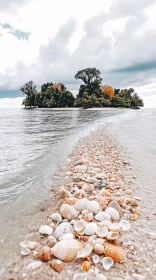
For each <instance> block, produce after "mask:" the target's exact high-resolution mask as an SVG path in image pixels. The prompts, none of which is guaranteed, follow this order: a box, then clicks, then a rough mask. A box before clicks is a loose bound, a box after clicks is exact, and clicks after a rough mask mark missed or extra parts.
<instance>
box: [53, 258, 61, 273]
mask: <svg viewBox="0 0 156 280" xmlns="http://www.w3.org/2000/svg"><path fill="white" fill-rule="evenodd" d="M50 267H51V268H53V269H54V270H55V271H57V272H61V271H62V270H63V267H64V263H63V262H62V261H60V260H52V262H51V263H50Z"/></svg>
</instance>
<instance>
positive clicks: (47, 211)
mask: <svg viewBox="0 0 156 280" xmlns="http://www.w3.org/2000/svg"><path fill="white" fill-rule="evenodd" d="M79 164H83V165H85V166H87V171H86V172H77V171H76V170H75V166H77V165H79ZM98 173H102V174H103V175H102V177H104V178H105V179H107V180H108V182H109V183H110V184H109V187H108V188H106V189H104V190H103V191H102V190H99V189H98V188H96V183H93V184H92V185H93V186H94V190H92V191H91V192H86V196H87V198H89V199H90V200H96V201H99V200H100V198H101V197H103V198H104V199H105V200H106V201H108V203H109V202H110V201H111V200H116V201H118V202H120V206H121V214H120V215H121V217H122V219H127V220H131V219H134V220H135V221H130V223H131V228H130V230H129V231H127V232H126V233H124V236H126V237H128V238H129V240H130V242H131V244H130V245H129V246H125V245H123V244H120V245H121V246H122V247H123V249H124V251H125V253H126V254H127V256H126V258H125V260H124V262H122V263H115V264H114V265H113V267H112V268H111V269H110V270H109V271H104V268H103V266H102V264H101V263H98V264H96V265H94V263H93V262H92V259H91V258H90V259H89V262H90V264H91V269H90V270H89V271H88V272H87V273H86V277H88V278H86V279H93V278H95V279H96V277H97V275H98V273H102V274H103V275H105V277H106V279H109V280H115V279H116V280H117V279H118V280H119V279H120V280H121V279H123V280H124V279H125V280H130V279H140V280H146V279H149V280H150V279H155V278H154V277H155V271H156V270H155V256H156V254H155V255H154V250H155V244H154V243H155V240H154V238H155V236H154V235H152V234H151V235H149V225H150V224H153V227H152V228H151V229H150V232H154V223H153V215H154V212H153V213H149V211H148V217H147V216H146V210H147V209H148V206H149V204H150V198H151V199H152V197H151V196H153V192H150V190H149V192H148V199H147V200H146V190H145V193H144V190H143V189H142V188H138V183H139V181H138V179H137V178H136V177H135V174H134V168H133V166H132V164H131V165H130V164H129V159H128V154H126V153H125V150H124V149H123V147H122V146H121V145H119V142H118V141H116V139H115V137H114V136H112V134H111V133H110V132H108V131H107V130H106V129H105V128H102V127H101V128H99V129H98V130H97V131H95V132H93V133H91V134H90V135H89V136H87V137H85V138H82V139H81V140H80V141H79V142H78V144H77V145H76V147H75V149H74V150H73V152H72V154H71V155H70V156H69V159H67V160H66V162H65V165H64V166H62V168H61V170H60V171H58V173H57V174H55V175H54V180H55V181H54V184H53V186H52V189H51V194H50V197H49V201H47V202H46V203H45V204H43V207H41V212H40V213H38V216H35V220H34V221H33V223H31V224H30V226H29V228H28V227H27V228H26V229H25V232H26V239H25V240H31V241H37V242H38V246H37V247H36V249H35V251H36V252H40V251H41V250H42V249H43V248H44V247H45V246H49V241H48V237H45V236H42V235H40V234H39V232H38V229H39V226H40V225H44V224H46V225H49V226H52V220H51V218H50V215H51V214H52V213H54V212H59V210H60V206H61V205H62V203H63V201H64V202H66V198H63V199H60V193H59V192H58V187H62V186H64V187H65V188H66V190H70V189H71V188H72V187H73V186H74V187H78V189H79V190H80V191H81V190H82V189H83V188H84V185H83V183H85V180H86V178H87V177H88V176H92V177H93V178H96V176H97V174H98ZM97 180H100V179H97ZM81 183H82V184H81ZM89 185H90V184H89ZM135 191H136V193H135ZM80 193H81V192H80ZM80 195H81V194H80ZM76 196H78V197H77V198H79V199H80V197H79V195H76ZM135 196H137V197H135ZM133 198H134V199H135V201H136V203H137V204H138V206H137V207H136V206H132V205H131V203H130V200H131V199H133ZM143 199H144V201H142V200H143ZM106 201H105V203H106V204H105V206H104V208H105V207H107V202H106ZM141 206H142V207H141ZM142 208H143V216H139V215H136V214H135V215H132V212H133V211H134V209H139V210H140V211H141V212H142ZM54 227H55V225H54ZM21 241H23V240H21ZM19 251H20V246H19ZM34 255H35V253H34V251H31V253H30V254H29V255H28V256H25V257H21V256H20V253H19V256H18V257H17V258H15V261H14V263H13V264H11V265H10V264H8V267H7V268H3V270H1V271H0V279H11V277H16V278H15V279H26V280H27V279H45V280H46V279H47V280H48V279H56V280H57V279H73V276H74V274H75V273H83V274H85V272H84V271H82V262H83V261H82V260H77V261H74V262H72V263H69V264H64V269H63V271H62V272H61V273H57V272H55V271H54V270H53V269H52V268H51V267H50V266H49V263H42V265H41V267H40V268H38V269H37V270H34V271H33V272H29V271H28V269H27V266H28V264H30V263H32V262H33V261H35V260H36V258H35V256H34ZM102 258H103V256H101V257H100V259H102Z"/></svg>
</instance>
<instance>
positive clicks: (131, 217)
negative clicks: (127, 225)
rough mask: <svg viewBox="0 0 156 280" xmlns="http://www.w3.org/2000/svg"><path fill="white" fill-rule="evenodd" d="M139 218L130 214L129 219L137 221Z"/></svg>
mask: <svg viewBox="0 0 156 280" xmlns="http://www.w3.org/2000/svg"><path fill="white" fill-rule="evenodd" d="M137 217H138V216H137V215H135V214H130V216H129V219H130V221H136V219H137Z"/></svg>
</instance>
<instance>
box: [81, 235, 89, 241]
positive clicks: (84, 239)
mask: <svg viewBox="0 0 156 280" xmlns="http://www.w3.org/2000/svg"><path fill="white" fill-rule="evenodd" d="M79 239H80V240H82V241H84V242H87V241H88V239H89V237H88V236H86V235H83V236H80V237H79Z"/></svg>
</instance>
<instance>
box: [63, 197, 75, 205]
mask: <svg viewBox="0 0 156 280" xmlns="http://www.w3.org/2000/svg"><path fill="white" fill-rule="evenodd" d="M77 201H78V199H77V198H76V197H73V196H71V197H65V198H64V199H63V203H66V204H69V205H74V204H75V203H76V202H77Z"/></svg>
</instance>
